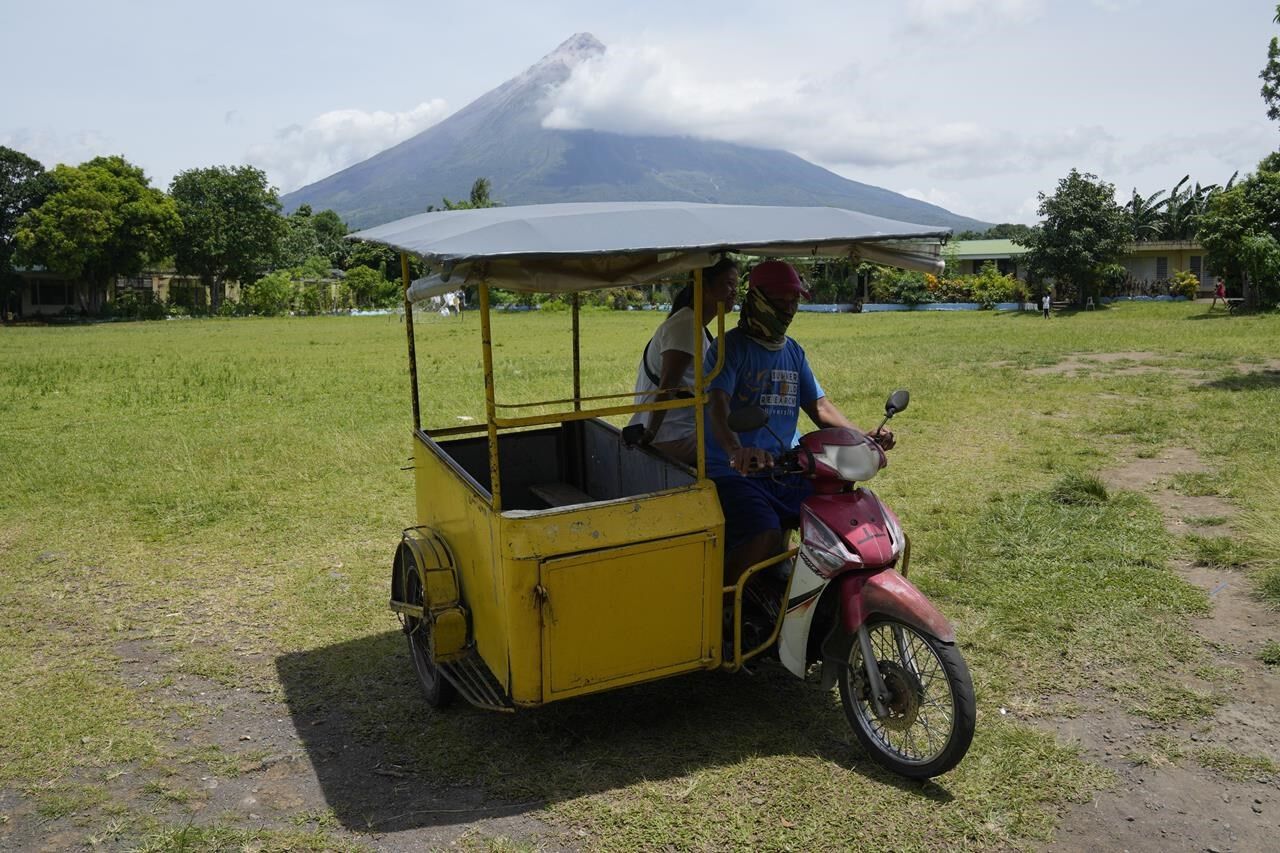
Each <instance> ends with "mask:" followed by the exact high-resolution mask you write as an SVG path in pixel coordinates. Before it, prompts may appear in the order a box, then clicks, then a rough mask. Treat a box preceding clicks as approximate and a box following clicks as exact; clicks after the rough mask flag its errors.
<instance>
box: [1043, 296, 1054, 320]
mask: <svg viewBox="0 0 1280 853" xmlns="http://www.w3.org/2000/svg"><path fill="white" fill-rule="evenodd" d="M1052 306H1053V299H1052V298H1051V297H1050V296H1049V291H1047V290H1046V291H1045V292H1044V296H1042V297H1040V310H1041V311H1043V312H1044V318H1045V319H1046V320H1048V319H1049V308H1051V307H1052Z"/></svg>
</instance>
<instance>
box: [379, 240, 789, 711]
mask: <svg viewBox="0 0 1280 853" xmlns="http://www.w3.org/2000/svg"><path fill="white" fill-rule="evenodd" d="M401 274H402V278H403V282H404V286H405V319H406V334H407V336H408V346H409V353H408V354H409V362H410V364H409V370H410V381H411V392H412V401H413V420H414V435H415V441H414V468H415V479H416V482H417V516H418V524H419V525H420V526H422V527H424V528H430V529H431V530H433V531H435V532H436V533H437V534H438V535H439V536H440V538H441V540H442V541H447V542H449V543H450V547H451V550H452V552H453V554H454V555H455V556H456V559H457V563H456V567H455V568H456V576H457V581H458V585H459V587H460V589H459V599H460V601H461V603H462V605H463V606H464V607H465V608H466V611H467V613H468V614H469V616H470V620H471V624H470V627H471V631H470V635H469V636H470V639H469V645H468V648H470V649H473V650H474V651H475V652H476V653H478V655H479V657H480V659H481V660H483V662H484V664H485V666H486V667H487V668H488V670H489V671H490V673H491V674H492V675H493V676H494V679H495V680H496V681H497V683H498V684H499V685H501V686H502V688H503V690H505V692H506V694H507V696H509V697H510V699H511V701H512V703H513V704H514V705H516V706H533V705H539V704H543V703H545V702H548V701H553V700H554V699H559V698H563V697H565V696H569V695H578V694H580V693H588V692H593V691H595V690H603V689H610V688H612V687H618V686H622V685H624V684H631V683H636V682H639V681H645V680H651V679H654V678H663V677H666V676H668V675H672V674H675V673H678V672H686V671H691V670H696V669H712V668H716V667H720V666H725V667H726V668H729V669H738V668H740V667H741V665H742V663H743V661H745V660H749V659H750V658H751V657H753V656H754V655H756V654H759V653H760V652H761V651H763V647H761V648H757V649H750V650H745V653H744V650H743V649H742V648H741V634H742V630H741V618H740V614H741V610H742V591H743V586H744V584H745V583H746V580H747V579H749V578H750V577H752V576H754V575H755V574H756V573H757V572H758V571H760V570H762V569H763V568H766V567H767V566H768V565H772V564H773V563H776V562H778V561H779V560H782V559H786V558H787V557H788V556H790V555H791V554H793V553H794V552H788V554H784V555H781V556H780V557H778V558H777V559H775V560H771V561H767V562H766V563H763V564H761V565H759V566H753V567H751V569H749V570H748V572H747V573H746V574H744V576H743V578H742V579H740V580H739V582H738V584H737V585H736V586H734V587H725V586H724V582H723V568H722V566H723V540H724V536H723V531H724V523H723V515H722V514H721V512H720V503H719V499H718V496H717V494H716V489H715V484H714V483H712V482H711V481H710V480H708V479H707V475H706V471H707V467H706V431H707V423H706V416H705V412H704V409H705V404H706V398H707V388H708V385H709V383H710V381H711V380H712V379H713V378H714V377H715V376H716V375H717V374H719V372H720V371H721V369H722V368H723V366H724V347H723V345H721V346H719V347H717V358H716V362H715V364H714V365H713V366H712V369H711V371H709V372H708V371H707V370H706V367H705V365H704V363H703V360H702V359H697V358H695V359H694V383H693V387H692V389H691V390H692V392H693V396H692V397H691V398H684V399H673V400H646V401H642V402H635V398H636V397H643V396H644V395H643V394H641V395H637V394H635V393H634V392H625V393H617V394H602V395H594V396H584V395H583V393H582V377H581V349H580V340H581V323H580V317H579V313H580V311H579V309H580V302H581V300H580V298H579V297H578V295H577V294H574V295H573V298H572V322H573V328H572V333H573V350H572V352H573V396H572V397H571V398H567V399H561V400H547V401H540V402H527V403H502V402H499V401H498V399H497V395H496V389H495V381H494V358H493V338H492V326H491V309H492V300H491V293H490V288H489V285H488V284H487V283H486V282H480V283H479V285H478V291H479V309H480V341H481V350H482V357H483V368H484V387H485V422H484V423H483V424H472V425H467V426H461V427H448V428H442V429H428V428H426V427H424V425H423V424H422V421H421V407H420V401H419V384H418V378H417V358H416V352H415V348H414V334H413V316H412V315H413V308H412V304H411V302H410V301H409V298H408V286H409V263H408V257H407V256H406V255H403V254H402V255H401ZM703 285H704V282H703V280H702V273H701V270H695V271H694V276H693V287H694V294H693V297H694V298H693V304H692V308H693V312H694V323H695V324H696V328H701V327H702V323H703V311H702V304H703V303H702V294H703ZM716 313H717V317H716V331H717V337H718V339H719V340H720V341H721V342H723V339H724V308H723V305H721V306H720V307H719V310H717V312H716ZM653 393H654V394H656V393H658V392H653ZM627 397H630V398H632V399H631V400H630V401H628V402H627V403H626V404H622V403H617V404H610V401H615V400H619V399H620V398H627ZM568 404H572V408H571V409H569V408H566V409H564V410H560V411H556V412H553V413H548V414H537V415H519V414H518V413H514V412H513V413H512V414H511V415H506V414H503V415H499V412H500V411H501V412H507V411H510V410H516V409H521V408H528V407H534V406H546V405H568ZM584 404H596V405H590V406H589V407H588V405H584ZM686 406H692V407H693V408H694V429H695V436H696V440H697V464H696V469H695V473H696V479H695V480H694V482H693V483H692V484H691V485H688V486H681V487H679V488H674V489H669V490H666V491H660V492H656V493H652V494H646V495H638V496H634V497H628V498H622V499H618V500H613V501H600V502H593V503H589V504H578V505H572V506H566V507H558V508H552V509H547V510H537V511H529V510H520V511H504V496H503V492H502V478H501V464H500V456H499V441H498V439H499V434H500V432H502V431H506V430H512V429H521V428H527V427H535V426H558V425H562V424H566V423H570V422H574V421H584V420H589V419H593V418H599V417H604V416H611V415H630V414H634V413H636V412H646V411H660V410H670V409H677V408H682V407H686ZM481 434H483V435H486V438H487V442H486V443H487V452H488V470H489V489H488V493H487V494H485V490H484V489H483V488H482V487H481V488H477V487H476V486H477V484H476V483H475V482H474V480H473V478H472V477H471V476H470V475H469V474H468V475H462V476H460V472H461V470H462V469H461V468H460V467H459V465H458V464H457V463H456V462H455V461H454V460H453V459H452V457H451V456H450V455H449V453H448V452H446V451H445V450H444V449H442V448H441V447H440V446H439V445H438V444H437V443H436V442H437V440H438V439H443V438H451V437H457V436H469V435H481ZM650 553H652V554H654V555H657V554H661V555H662V556H661V558H655V559H654V560H653V562H652V564H650V563H645V562H643V560H641V557H637V556H636V555H642V556H643V555H648V554H650ZM643 559H644V560H647V559H649V558H648V557H644V558H643ZM637 560H641V563H637ZM637 572H639V573H637ZM648 573H652V574H653V577H654V578H655V579H659V582H657V583H653V584H650V583H649V582H648V580H649V574H648ZM664 573H665V574H664ZM571 578H577V580H576V581H569V580H566V579H571ZM661 578H665V579H666V580H665V581H661V580H660V579H661ZM566 584H569V585H566ZM574 584H576V585H574ZM668 587H672V588H674V587H679V588H680V589H681V590H683V592H682V593H681V597H680V602H681V606H680V607H679V608H674V607H671V606H670V604H671V596H672V595H673V593H672V592H671V591H670V589H668ZM590 589H595V590H596V592H594V593H587V592H583V590H590ZM695 589H700V590H701V592H700V593H698V594H697V595H692V591H693V590H695ZM610 590H626V593H625V596H623V597H624V598H625V601H619V600H612V599H611V594H610V592H609V591H610ZM685 593H689V595H686V594H685ZM729 594H732V595H733V608H734V610H733V612H734V615H735V619H734V621H735V628H734V643H733V647H732V648H733V650H734V651H733V655H732V659H731V660H722V648H721V643H722V641H723V639H724V638H723V637H722V636H721V635H722V627H721V626H722V621H721V619H722V616H721V614H722V612H723V608H724V604H725V596H726V595H729ZM584 595H586V596H587V598H586V599H583V598H582V596H584ZM691 595H692V597H691ZM591 596H595V597H596V598H599V599H600V606H601V608H602V609H603V610H604V611H609V608H613V611H612V612H613V613H614V617H611V618H614V619H615V620H616V622H617V624H619V625H629V624H630V625H632V626H633V627H634V625H635V624H641V623H639V622H636V621H635V620H636V619H638V618H640V617H638V616H636V614H637V613H641V614H649V615H648V616H645V617H644V618H645V619H648V620H649V621H648V622H645V623H644V624H651V625H653V626H654V627H655V630H654V631H653V632H652V633H653V635H652V637H647V638H645V642H648V643H649V644H650V645H649V646H646V647H645V648H650V647H651V648H652V649H653V659H652V660H651V661H646V660H644V654H645V653H644V652H639V653H637V651H636V649H635V648H634V647H633V645H634V644H635V642H636V640H635V637H636V635H637V633H638V632H637V631H636V630H628V631H625V632H622V633H620V634H618V635H617V636H606V637H604V639H603V640H601V639H600V637H599V635H600V633H601V632H602V631H603V633H605V634H608V632H607V630H604V629H605V628H607V627H608V626H609V625H611V624H612V622H611V621H609V619H606V621H605V622H604V623H602V625H603V627H601V626H597V627H595V628H586V627H583V626H584V625H590V624H591V623H590V619H587V620H586V621H583V622H581V623H580V624H579V623H573V624H570V625H568V626H564V625H562V626H560V627H559V628H554V629H553V628H552V627H549V626H553V625H555V624H556V623H555V621H554V620H555V618H556V616H555V614H556V605H557V602H559V603H560V607H561V611H562V612H563V611H566V610H572V609H573V607H574V606H575V604H574V602H577V606H578V612H579V613H581V612H586V611H585V610H584V608H583V607H582V602H583V601H584V600H585V601H588V602H589V601H593V600H595V599H593V598H591ZM664 596H665V598H664ZM691 602H694V603H691ZM637 608H638V610H637ZM668 611H679V612H678V613H675V612H673V613H668ZM606 615H607V613H606ZM628 620H631V621H630V622H629V621H628ZM641 621H642V622H643V620H641ZM566 631H567V632H568V633H566ZM574 632H578V633H574ZM583 632H586V633H583ZM592 632H594V633H592ZM777 633H778V626H775V629H774V632H773V637H776V636H777ZM587 634H590V636H591V637H593V638H594V639H593V642H588V641H586V640H585V639H584V640H583V642H582V643H580V644H577V645H575V641H574V640H572V638H574V637H585V636H587ZM624 634H625V636H624ZM566 637H567V638H570V639H565V638H566ZM771 639H772V638H771ZM557 643H560V644H561V645H560V646H557V645H556V644H557ZM564 644H567V645H564ZM578 645H580V646H581V647H582V648H584V649H589V650H590V653H589V654H588V655H587V656H586V657H587V658H591V660H594V661H595V663H594V664H592V663H591V662H590V661H587V662H586V663H584V662H583V661H574V660H569V658H573V657H574V655H573V654H572V653H568V652H566V649H569V650H572V649H573V648H577V647H578ZM557 648H559V651H558V652H557V651H556V649H557ZM637 654H639V655H640V660H639V662H637V659H636V655H637ZM557 655H558V657H556V656H557ZM615 655H616V658H617V661H620V663H618V666H621V667H622V668H621V669H620V670H618V671H616V672H614V671H612V670H610V669H609V667H608V666H605V665H604V664H602V663H601V661H613V659H614V656H615ZM592 656H594V657H592ZM553 658H554V659H553ZM628 660H630V661H631V663H630V664H627V663H626V662H627V661H628ZM593 666H594V667H595V669H593V668H592V667H593ZM555 667H561V668H560V669H555ZM564 667H568V669H564ZM574 667H577V668H578V669H574ZM570 670H572V672H573V673H577V674H566V673H569V672H570ZM578 670H581V672H579V671H578ZM566 679H569V680H568V681H566ZM557 684H559V685H560V686H559V687H556V686H555V685H557ZM566 684H570V686H569V687H566V686H565V685H566Z"/></svg>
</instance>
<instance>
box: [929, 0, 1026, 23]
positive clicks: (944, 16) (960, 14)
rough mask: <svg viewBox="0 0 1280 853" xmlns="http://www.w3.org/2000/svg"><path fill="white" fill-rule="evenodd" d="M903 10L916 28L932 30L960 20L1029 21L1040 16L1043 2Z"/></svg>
mask: <svg viewBox="0 0 1280 853" xmlns="http://www.w3.org/2000/svg"><path fill="white" fill-rule="evenodd" d="M904 7H905V10H906V13H907V20H908V21H910V23H911V24H912V25H913V26H916V27H920V28H926V29H930V28H933V27H941V26H951V25H952V24H954V23H955V21H956V20H957V19H960V20H968V21H974V22H978V21H981V22H983V23H986V24H989V23H990V22H991V21H992V20H993V19H1005V20H1012V21H1018V22H1021V21H1028V20H1031V19H1032V18H1035V17H1036V16H1038V15H1039V14H1040V12H1041V11H1042V10H1043V8H1044V0H907V2H906V3H905V4H904Z"/></svg>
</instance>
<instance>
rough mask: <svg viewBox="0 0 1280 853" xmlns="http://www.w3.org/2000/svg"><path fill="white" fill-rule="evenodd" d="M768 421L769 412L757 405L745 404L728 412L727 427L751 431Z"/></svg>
mask: <svg viewBox="0 0 1280 853" xmlns="http://www.w3.org/2000/svg"><path fill="white" fill-rule="evenodd" d="M767 423H769V414H768V412H766V411H765V410H764V409H762V408H760V407H759V406H745V407H743V408H741V409H734V410H733V411H732V412H730V413H729V429H731V430H733V431H734V432H752V431H753V430H757V429H760V428H761V427H763V426H764V425H765V424H767Z"/></svg>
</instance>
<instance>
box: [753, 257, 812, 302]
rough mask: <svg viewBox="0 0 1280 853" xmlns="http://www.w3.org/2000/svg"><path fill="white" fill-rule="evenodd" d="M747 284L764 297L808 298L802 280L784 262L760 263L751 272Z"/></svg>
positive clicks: (807, 292)
mask: <svg viewBox="0 0 1280 853" xmlns="http://www.w3.org/2000/svg"><path fill="white" fill-rule="evenodd" d="M749 284H750V286H751V287H754V288H756V289H757V290H760V291H761V292H763V293H764V295H765V296H772V297H774V298H784V297H787V296H797V295H798V296H803V297H804V298H805V299H808V298H809V290H808V288H806V287H805V286H804V280H803V279H801V278H800V274H799V273H798V272H796V268H795V267H793V266H791V264H789V263H787V262H786V261H761V262H760V263H758V264H756V265H755V266H754V267H753V268H752V270H751V276H750V280H749Z"/></svg>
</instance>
